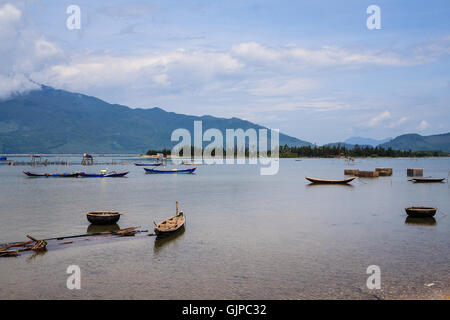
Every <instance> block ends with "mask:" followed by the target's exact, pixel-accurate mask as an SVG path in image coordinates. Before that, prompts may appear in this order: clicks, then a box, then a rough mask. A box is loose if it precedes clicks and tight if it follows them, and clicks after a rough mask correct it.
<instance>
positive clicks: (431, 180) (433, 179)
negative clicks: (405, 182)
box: [411, 178, 445, 183]
mask: <svg viewBox="0 0 450 320" xmlns="http://www.w3.org/2000/svg"><path fill="white" fill-rule="evenodd" d="M411 180H412V181H414V182H416V183H427V182H442V181H444V180H445V178H413V179H411Z"/></svg>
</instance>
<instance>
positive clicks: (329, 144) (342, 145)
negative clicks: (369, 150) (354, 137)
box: [325, 142, 372, 150]
mask: <svg viewBox="0 0 450 320" xmlns="http://www.w3.org/2000/svg"><path fill="white" fill-rule="evenodd" d="M325 146H328V147H337V146H340V147H345V148H346V149H349V150H351V149H353V148H354V147H355V144H349V143H345V142H333V143H327V144H326V145H325ZM359 146H360V147H366V146H369V147H372V146H370V145H359Z"/></svg>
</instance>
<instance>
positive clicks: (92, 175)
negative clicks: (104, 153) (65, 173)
mask: <svg viewBox="0 0 450 320" xmlns="http://www.w3.org/2000/svg"><path fill="white" fill-rule="evenodd" d="M127 174H128V171H126V172H115V171H111V172H106V170H102V171H100V173H85V172H80V173H78V176H80V177H82V178H118V177H124V176H126V175H127Z"/></svg>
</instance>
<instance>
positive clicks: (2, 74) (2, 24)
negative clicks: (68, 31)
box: [0, 3, 63, 98]
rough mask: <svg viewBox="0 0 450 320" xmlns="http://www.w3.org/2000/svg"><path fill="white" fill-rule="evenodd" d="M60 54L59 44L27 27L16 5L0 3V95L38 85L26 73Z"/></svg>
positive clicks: (43, 66)
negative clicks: (1, 4)
mask: <svg viewBox="0 0 450 320" xmlns="http://www.w3.org/2000/svg"><path fill="white" fill-rule="evenodd" d="M62 56H63V53H62V50H61V49H60V48H59V47H58V45H56V44H55V43H52V42H50V41H48V40H47V39H46V38H45V37H43V36H42V35H39V34H38V33H36V31H35V30H34V29H33V28H31V27H28V26H27V24H26V23H25V21H24V16H23V13H22V11H21V10H20V9H19V8H17V7H16V6H14V5H12V4H10V3H6V4H4V5H3V6H0V57H1V63H0V98H5V97H8V95H10V94H11V93H12V92H23V91H27V90H30V89H33V88H37V85H36V84H35V83H33V82H31V81H30V80H29V79H28V75H29V74H30V73H32V72H36V71H40V70H43V69H44V68H46V67H47V66H49V65H52V64H53V63H55V62H58V61H59V60H60V59H61V58H62Z"/></svg>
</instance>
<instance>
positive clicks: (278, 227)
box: [0, 158, 450, 299]
mask: <svg viewBox="0 0 450 320" xmlns="http://www.w3.org/2000/svg"><path fill="white" fill-rule="evenodd" d="M72 160H73V163H79V159H72ZM104 167H106V166H91V167H81V166H77V165H73V166H69V167H66V166H64V167H63V166H60V167H57V166H49V167H46V168H44V167H42V168H33V169H32V171H38V172H45V171H49V172H54V171H56V170H57V171H58V172H65V171H66V172H70V171H77V170H84V171H93V172H94V171H99V170H100V169H103V168H104ZM108 167H109V169H110V170H117V171H124V170H126V171H130V174H129V175H128V177H126V178H117V179H111V178H110V179H95V178H91V179H87V178H85V179H82V178H75V179H71V178H69V179H67V178H65V179H51V178H37V179H36V178H27V177H25V175H24V174H23V173H22V171H24V170H30V168H29V167H20V166H15V167H11V166H0V181H1V183H0V204H1V206H0V242H7V241H22V240H25V239H26V238H25V235H26V234H31V235H33V236H34V237H37V238H49V237H55V236H67V235H73V234H83V233H86V232H87V231H88V227H89V224H88V222H87V220H86V216H85V213H86V211H92V210H114V211H120V212H121V213H124V215H123V216H122V217H121V219H120V221H119V223H118V224H119V226H120V228H126V227H130V226H142V229H148V230H149V231H152V229H153V227H152V226H153V221H159V220H162V219H165V218H167V217H170V216H172V215H173V213H174V211H175V201H176V200H178V201H179V202H180V207H181V208H182V209H183V210H184V212H185V214H186V221H187V225H186V229H185V231H184V232H183V233H181V234H179V235H177V236H176V237H174V238H170V239H167V240H165V241H163V242H159V241H158V242H155V238H154V237H147V236H139V237H134V238H123V239H119V240H115V241H103V242H93V243H92V244H91V245H79V246H68V247H67V248H65V249H58V250H49V251H47V252H46V253H45V254H40V255H33V254H23V255H21V256H20V257H17V258H0V298H1V299H16V298H27V299H28V298H39V299H71V298H76V299H78V298H79V299H81V298H82V299H96V298H98V299H100V298H104V299H117V298H118V299H370V298H373V295H376V296H377V297H380V298H390V299H397V298H443V297H449V296H450V272H449V270H450V263H449V262H450V197H449V196H450V187H449V184H448V183H447V182H446V183H438V184H413V183H412V182H409V181H408V180H407V177H406V168H411V167H413V168H416V167H417V168H424V175H425V176H440V177H447V176H448V175H449V170H450V159H449V158H441V159H364V160H360V159H357V160H356V161H355V164H354V165H352V166H349V165H348V164H347V163H346V162H345V160H342V159H302V160H301V161H295V160H294V159H282V160H280V171H279V173H278V174H277V175H274V176H260V175H259V167H258V166H256V165H228V166H225V165H211V166H199V168H198V169H197V172H196V174H194V175H145V174H144V170H143V169H142V168H140V167H135V166H133V165H132V164H130V165H117V166H112V165H110V166H108ZM375 167H391V168H393V169H394V175H393V176H392V177H380V178H375V179H368V178H366V179H356V180H355V181H353V182H352V185H351V186H339V185H337V186H327V185H309V184H308V182H307V181H306V180H305V179H304V176H306V175H307V176H313V177H323V178H342V177H343V170H344V168H359V169H361V170H363V169H366V170H370V169H372V170H373V169H374V168H375ZM412 205H425V206H435V207H438V208H439V209H440V210H439V211H438V213H437V214H436V216H435V219H434V220H431V221H428V222H426V221H425V222H424V221H419V222H414V221H410V219H407V216H406V214H405V212H404V207H406V206H412ZM73 264H75V265H79V266H80V268H81V271H82V275H81V286H82V288H81V290H68V289H67V288H66V279H67V277H68V275H67V274H66V269H67V267H68V266H69V265H73ZM369 265H378V266H380V268H381V290H369V289H367V287H366V280H367V277H368V275H367V274H366V269H367V267H368V266H369Z"/></svg>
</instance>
